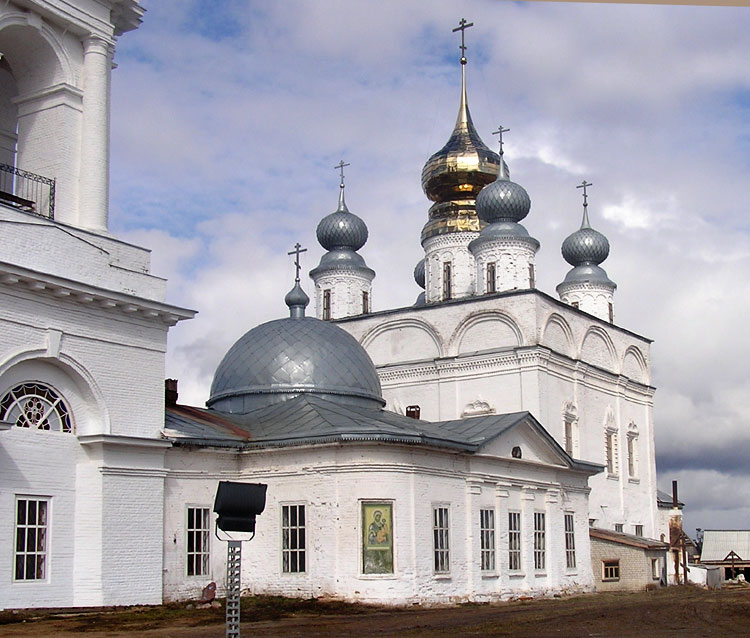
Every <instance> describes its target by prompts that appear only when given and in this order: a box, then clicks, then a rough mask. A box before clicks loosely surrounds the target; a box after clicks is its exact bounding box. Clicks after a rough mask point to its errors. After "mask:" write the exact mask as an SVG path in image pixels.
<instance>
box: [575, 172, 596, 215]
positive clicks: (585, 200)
mask: <svg viewBox="0 0 750 638" xmlns="http://www.w3.org/2000/svg"><path fill="white" fill-rule="evenodd" d="M589 186H593V184H591V183H590V182H587V181H586V180H585V179H584V180H583V181H582V182H581V183H580V184H579V185H578V186H576V188H582V189H583V207H584V208H586V207H587V206H588V205H589V202H588V195H587V194H586V188H588V187H589Z"/></svg>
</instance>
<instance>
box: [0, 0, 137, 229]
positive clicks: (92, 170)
mask: <svg viewBox="0 0 750 638" xmlns="http://www.w3.org/2000/svg"><path fill="white" fill-rule="evenodd" d="M57 4H58V3H55V2H50V1H47V0H36V1H32V2H24V3H23V4H21V3H18V4H16V3H15V2H13V1H12V0H11V1H10V2H8V3H6V6H5V7H4V8H3V11H2V13H1V14H0V55H1V57H0V163H1V164H2V166H0V199H1V200H2V202H3V203H6V204H10V205H12V206H15V207H18V208H20V209H23V210H26V211H27V212H34V213H37V214H39V215H43V216H45V217H48V218H52V219H55V220H57V221H60V222H63V223H65V224H69V225H72V226H77V227H79V228H84V229H88V230H93V231H96V232H107V227H108V199H109V100H110V75H111V70H112V56H113V53H114V46H115V39H116V37H117V36H118V35H120V34H122V33H124V32H126V31H130V30H132V29H135V28H137V27H138V25H139V24H140V21H141V16H142V15H143V9H142V7H141V6H140V5H139V4H138V1H137V0H108V1H105V2H96V3H87V4H86V5H81V3H79V5H80V6H77V7H76V8H75V11H69V12H63V11H60V10H59V9H58V8H57Z"/></svg>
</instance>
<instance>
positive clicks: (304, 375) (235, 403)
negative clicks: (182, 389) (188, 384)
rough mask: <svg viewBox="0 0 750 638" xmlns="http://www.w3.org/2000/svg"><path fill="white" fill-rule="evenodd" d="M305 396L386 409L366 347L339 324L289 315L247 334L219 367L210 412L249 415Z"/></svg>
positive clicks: (210, 399)
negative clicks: (304, 394) (269, 406)
mask: <svg viewBox="0 0 750 638" xmlns="http://www.w3.org/2000/svg"><path fill="white" fill-rule="evenodd" d="M303 393H310V394H315V395H317V396H322V397H324V398H326V399H328V400H330V401H334V402H338V403H343V404H348V405H352V404H353V405H361V406H364V407H371V408H372V407H374V408H381V407H383V406H384V405H385V401H384V400H383V397H382V392H381V389H380V381H379V379H378V373H377V371H376V370H375V366H374V364H373V363H372V360H371V359H370V357H369V356H368V354H367V353H366V352H365V350H364V348H363V347H362V346H361V345H360V344H359V343H358V342H357V340H356V339H355V338H354V337H352V336H351V335H350V334H349V333H347V332H345V331H344V330H342V329H341V328H339V327H338V326H336V325H334V324H332V323H330V322H327V321H321V320H319V319H315V318H313V317H304V316H303V317H296V318H294V317H289V318H285V319H276V320H275V321H269V322H267V323H264V324H261V325H260V326H257V327H255V328H253V329H252V330H250V331H249V332H247V333H245V334H244V335H243V336H242V337H240V339H239V340H238V341H237V342H236V343H235V344H234V345H233V346H232V347H231V348H230V349H229V351H228V352H227V353H226V355H225V356H224V358H223V359H222V361H221V363H220V364H219V366H218V367H217V368H216V373H215V374H214V379H213V383H212V384H211V396H210V398H209V399H208V401H207V402H206V403H207V405H208V406H209V408H211V409H213V410H216V411H218V412H223V413H229V414H246V413H248V412H250V411H252V410H255V409H257V408H262V407H266V406H268V405H272V404H275V403H280V402H282V401H285V400H287V399H292V398H294V397H296V396H299V395H300V394H303Z"/></svg>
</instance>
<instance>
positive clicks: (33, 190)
mask: <svg viewBox="0 0 750 638" xmlns="http://www.w3.org/2000/svg"><path fill="white" fill-rule="evenodd" d="M0 203H3V204H7V205H8V206H13V207H14V208H19V209H20V210H24V211H26V212H27V213H36V214H37V215H41V216H42V217H49V218H50V219H54V218H55V180H54V179H51V178H49V177H44V176H43V175H36V174H35V173H30V172H29V171H24V170H22V169H20V168H16V167H15V166H9V165H8V164H0Z"/></svg>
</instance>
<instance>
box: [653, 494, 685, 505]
mask: <svg viewBox="0 0 750 638" xmlns="http://www.w3.org/2000/svg"><path fill="white" fill-rule="evenodd" d="M656 504H657V505H658V506H659V507H670V508H671V507H672V495H671V494H669V493H668V492H664V491H662V490H656ZM684 506H685V503H683V502H682V501H680V500H678V501H677V507H679V508H680V509H682V508H683V507H684Z"/></svg>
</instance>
